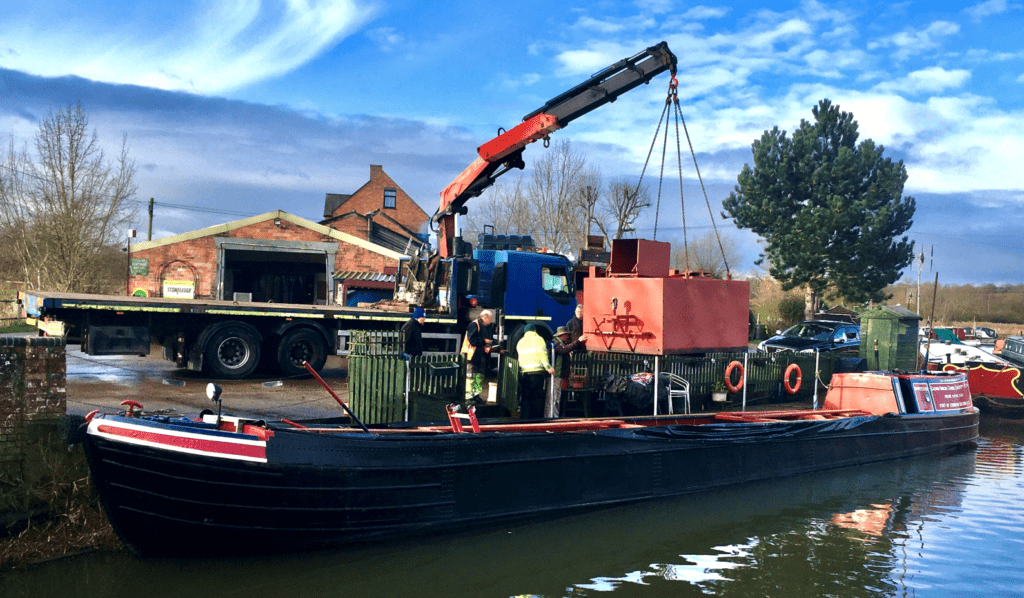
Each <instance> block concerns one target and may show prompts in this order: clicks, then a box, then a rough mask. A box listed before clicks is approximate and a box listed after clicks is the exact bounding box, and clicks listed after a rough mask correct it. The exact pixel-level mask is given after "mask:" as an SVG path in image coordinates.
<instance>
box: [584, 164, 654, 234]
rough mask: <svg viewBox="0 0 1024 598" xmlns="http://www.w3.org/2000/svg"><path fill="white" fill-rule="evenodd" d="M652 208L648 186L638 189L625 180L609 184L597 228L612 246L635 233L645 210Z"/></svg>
mask: <svg viewBox="0 0 1024 598" xmlns="http://www.w3.org/2000/svg"><path fill="white" fill-rule="evenodd" d="M649 207H651V191H650V189H649V188H648V187H647V186H646V185H642V186H640V188H637V187H636V185H633V184H631V183H630V182H629V181H627V180H625V179H619V180H615V181H612V182H611V183H609V184H608V193H607V194H606V195H605V196H604V198H603V201H602V202H601V210H600V212H601V213H600V215H599V218H598V220H597V226H598V228H599V229H600V230H601V234H603V235H604V238H605V239H606V240H607V241H608V244H609V245H611V241H612V240H613V239H621V238H622V237H623V236H624V235H625V234H626V233H631V232H635V230H636V229H635V226H634V225H635V224H636V221H637V219H639V218H640V214H641V213H643V210H644V209H646V208H649Z"/></svg>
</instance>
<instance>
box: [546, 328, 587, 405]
mask: <svg viewBox="0 0 1024 598" xmlns="http://www.w3.org/2000/svg"><path fill="white" fill-rule="evenodd" d="M571 339H572V333H571V332H569V329H568V328H566V327H565V326H559V327H558V330H556V331H555V342H554V351H555V377H554V379H553V380H552V383H551V384H552V386H551V392H549V393H548V396H547V397H546V399H545V401H544V414H545V415H546V416H547V417H558V415H559V411H560V407H561V405H562V389H563V388H566V387H568V385H569V376H570V375H571V374H572V353H573V351H576V350H578V349H580V348H581V347H585V346H586V344H587V337H586V336H585V335H580V336H579V338H577V339H575V340H571Z"/></svg>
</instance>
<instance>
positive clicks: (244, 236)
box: [128, 210, 402, 304]
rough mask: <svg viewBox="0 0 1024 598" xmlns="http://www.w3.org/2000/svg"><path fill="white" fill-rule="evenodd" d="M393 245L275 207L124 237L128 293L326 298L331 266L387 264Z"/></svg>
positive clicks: (392, 263)
mask: <svg viewBox="0 0 1024 598" xmlns="http://www.w3.org/2000/svg"><path fill="white" fill-rule="evenodd" d="M401 256H402V254H401V253H399V252H397V251H393V250H391V249H387V248H386V247H381V246H379V245H375V244H374V243H370V242H369V241H366V240H365V239H361V238H359V237H356V236H353V235H350V234H348V233H345V232H341V231H338V230H335V229H333V228H330V227H327V226H324V225H322V224H317V223H315V222H312V221H310V220H306V219H305V218H300V217H298V216H294V215H292V214H288V213H287V212H282V211H280V210H277V211H274V212H268V213H266V214H261V215H259V216H253V217H251V218H246V219H244V220H236V221H234V222H228V223H226V224H219V225H217V226H211V227H209V228H204V229H201V230H197V231H192V232H188V233H183V234H180V235H174V236H172V237H167V238H164V239H157V240H154V241H147V242H145V243H138V244H136V245H132V248H131V255H130V258H131V267H130V273H129V277H128V287H129V289H131V291H132V294H133V295H143V296H149V297H179V298H189V297H195V298H205V299H226V300H251V301H273V302H275V303H305V304H312V303H331V302H334V288H333V285H329V284H328V281H329V280H331V279H332V277H333V275H334V273H335V271H336V270H337V269H338V267H339V266H341V265H344V266H343V267H344V268H345V269H346V270H355V271H362V272H380V273H383V272H386V271H391V272H393V271H394V269H395V268H396V267H397V266H398V259H399V258H400V257H401Z"/></svg>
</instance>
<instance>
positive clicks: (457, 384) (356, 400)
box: [349, 353, 466, 424]
mask: <svg viewBox="0 0 1024 598" xmlns="http://www.w3.org/2000/svg"><path fill="white" fill-rule="evenodd" d="M465 372H466V362H465V359H464V358H463V357H461V356H458V355H423V356H420V357H410V358H409V359H403V358H402V357H401V356H399V355H393V354H392V355H386V354H384V355H382V354H373V353H371V354H358V353H357V354H353V355H351V356H350V357H349V407H350V408H351V409H352V411H353V412H354V413H355V414H356V416H357V417H358V418H359V419H360V420H362V421H363V422H364V423H367V424H376V423H386V422H395V421H405V420H407V419H408V420H409V421H446V420H447V415H446V413H445V406H446V405H448V404H450V403H458V402H459V401H461V400H462V399H463V396H464V394H465V391H466V390H465V389H466V375H465ZM407 389H408V395H407V393H406V391H407ZM407 399H408V400H407Z"/></svg>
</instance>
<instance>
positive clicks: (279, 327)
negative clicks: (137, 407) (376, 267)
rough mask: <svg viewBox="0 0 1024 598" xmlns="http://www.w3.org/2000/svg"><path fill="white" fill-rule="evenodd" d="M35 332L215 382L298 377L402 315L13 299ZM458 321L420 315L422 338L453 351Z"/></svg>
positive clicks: (208, 303) (108, 298) (163, 301)
mask: <svg viewBox="0 0 1024 598" xmlns="http://www.w3.org/2000/svg"><path fill="white" fill-rule="evenodd" d="M18 299H19V302H20V303H21V306H22V310H23V311H24V313H25V316H26V317H27V319H28V321H29V323H31V324H33V325H35V326H36V327H37V328H38V329H39V331H40V334H45V335H49V336H65V337H67V338H68V339H69V340H71V341H78V342H80V343H81V345H82V350H83V351H84V352H85V353H87V354H90V355H147V354H149V352H150V345H151V343H153V342H155V343H156V344H158V345H161V346H162V347H163V352H164V357H165V358H167V359H169V360H171V361H174V362H175V363H177V364H178V365H179V366H180V367H187V368H189V369H194V370H204V369H205V370H207V371H208V372H209V373H210V374H211V375H213V376H215V377H218V378H243V377H246V376H248V375H251V374H252V373H254V372H255V371H256V370H257V369H260V368H261V366H262V369H268V368H269V369H276V370H277V371H279V372H280V373H282V374H284V375H288V376H290V375H301V374H303V373H305V371H306V370H305V369H304V368H303V367H302V362H303V361H308V362H309V363H310V364H312V365H313V366H314V367H315V368H316V369H318V370H319V369H320V368H322V367H323V365H324V362H325V361H326V359H327V355H328V354H330V353H334V354H338V355H346V354H348V352H349V351H350V349H351V334H352V332H353V331H357V330H371V331H381V332H397V331H398V330H399V328H400V327H401V325H402V324H403V323H404V322H406V321H407V320H408V319H409V317H410V315H409V313H408V312H404V313H403V312H402V311H389V310H386V309H380V308H365V307H347V306H341V305H299V304H285V303H255V302H248V301H221V300H213V299H187V300H183V299H168V298H153V297H127V296H112V295H93V294H80V293H58V292H48V291H23V292H20V293H19V295H18ZM460 333H461V330H460V322H459V318H458V317H457V315H456V314H453V313H443V312H442V313H431V314H429V315H428V316H427V322H426V324H425V332H424V335H423V336H424V340H425V342H427V343H429V344H430V345H431V346H433V347H434V348H435V349H436V350H438V351H446V352H454V351H455V350H456V347H457V345H458V341H459V339H460Z"/></svg>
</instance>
